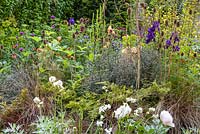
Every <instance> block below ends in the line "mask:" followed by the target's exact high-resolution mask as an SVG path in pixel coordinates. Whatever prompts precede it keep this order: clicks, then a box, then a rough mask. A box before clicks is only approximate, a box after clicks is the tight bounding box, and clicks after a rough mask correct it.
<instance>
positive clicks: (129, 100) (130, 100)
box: [126, 97, 137, 103]
mask: <svg viewBox="0 0 200 134" xmlns="http://www.w3.org/2000/svg"><path fill="white" fill-rule="evenodd" d="M136 101H137V100H136V99H133V98H131V97H129V98H126V102H131V103H135V102H136Z"/></svg>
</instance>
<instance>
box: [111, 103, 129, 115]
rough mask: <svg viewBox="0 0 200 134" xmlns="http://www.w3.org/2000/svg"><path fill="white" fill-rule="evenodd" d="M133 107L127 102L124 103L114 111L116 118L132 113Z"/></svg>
mask: <svg viewBox="0 0 200 134" xmlns="http://www.w3.org/2000/svg"><path fill="white" fill-rule="evenodd" d="M131 111H132V109H131V108H130V107H129V105H128V104H127V103H124V104H123V105H122V106H120V107H119V108H118V109H117V110H115V111H114V113H115V118H117V119H120V118H123V117H125V116H126V115H127V114H130V113H131Z"/></svg>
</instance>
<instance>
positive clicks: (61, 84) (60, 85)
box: [53, 80, 64, 89]
mask: <svg viewBox="0 0 200 134" xmlns="http://www.w3.org/2000/svg"><path fill="white" fill-rule="evenodd" d="M53 86H57V87H59V88H61V89H63V88H64V87H63V82H62V81H61V80H58V81H56V82H54V83H53Z"/></svg>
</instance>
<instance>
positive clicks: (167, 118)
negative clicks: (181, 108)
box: [160, 110, 175, 127]
mask: <svg viewBox="0 0 200 134" xmlns="http://www.w3.org/2000/svg"><path fill="white" fill-rule="evenodd" d="M160 120H161V121H162V123H163V124H164V125H166V126H170V127H174V126H175V125H174V123H173V118H172V115H171V114H170V113H169V112H168V111H165V110H163V111H162V112H161V113H160Z"/></svg>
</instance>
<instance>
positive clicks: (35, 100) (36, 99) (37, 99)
mask: <svg viewBox="0 0 200 134" xmlns="http://www.w3.org/2000/svg"><path fill="white" fill-rule="evenodd" d="M33 101H34V103H35V104H39V103H40V102H41V100H40V98H39V97H35V98H34V99H33Z"/></svg>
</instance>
